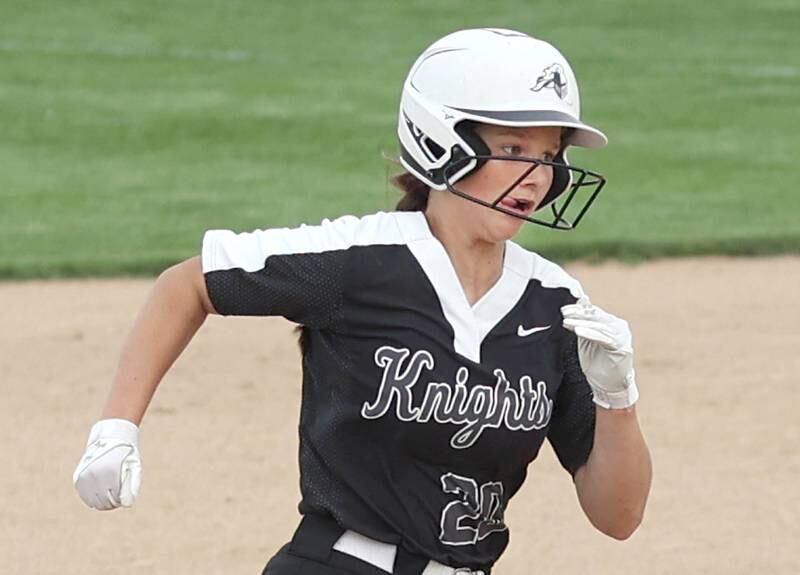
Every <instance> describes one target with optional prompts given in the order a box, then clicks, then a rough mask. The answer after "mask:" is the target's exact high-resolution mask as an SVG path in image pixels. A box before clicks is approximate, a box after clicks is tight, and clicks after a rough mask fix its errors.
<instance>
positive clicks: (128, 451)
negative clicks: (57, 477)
mask: <svg viewBox="0 0 800 575" xmlns="http://www.w3.org/2000/svg"><path fill="white" fill-rule="evenodd" d="M138 439H139V427H138V426H137V425H136V424H135V423H133V422H131V421H128V420H125V419H101V420H100V421H98V422H97V423H95V424H94V426H92V430H91V432H90V433H89V441H88V443H87V445H86V452H85V453H84V454H83V457H82V458H81V460H80V462H78V467H77V468H76V469H75V473H74V474H73V475H72V481H73V483H74V484H75V489H77V491H78V495H80V497H81V499H82V500H83V502H84V503H85V504H86V505H88V506H89V507H92V508H93V509H99V510H103V511H105V510H109V509H116V508H117V507H130V506H131V505H133V502H134V501H135V500H136V496H137V495H138V494H139V487H140V485H141V483H142V460H141V458H140V457H139V448H138V445H137V444H138Z"/></svg>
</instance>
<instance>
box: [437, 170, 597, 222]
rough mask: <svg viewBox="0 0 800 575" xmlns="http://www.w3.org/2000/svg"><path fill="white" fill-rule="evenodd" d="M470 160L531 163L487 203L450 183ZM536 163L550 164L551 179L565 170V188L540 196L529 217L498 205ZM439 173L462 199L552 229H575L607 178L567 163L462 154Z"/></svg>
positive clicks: (451, 189) (451, 190) (449, 188)
mask: <svg viewBox="0 0 800 575" xmlns="http://www.w3.org/2000/svg"><path fill="white" fill-rule="evenodd" d="M473 160H474V161H477V162H478V165H479V166H483V165H484V164H485V163H486V162H487V161H490V160H491V161H500V162H515V163H523V164H530V166H529V167H528V168H526V169H524V170H523V171H522V174H521V175H520V176H519V177H517V178H516V179H515V180H514V181H513V183H511V184H510V185H509V186H508V187H506V189H505V190H504V191H502V192H501V193H500V194H499V195H498V196H497V197H496V198H495V199H494V200H493V201H491V202H487V201H484V200H481V199H480V198H476V197H475V196H472V195H470V194H468V193H466V192H464V191H463V190H460V189H459V188H458V186H457V185H456V184H452V183H450V179H451V178H450V176H452V175H453V174H455V173H458V171H459V170H461V169H462V168H463V166H464V165H465V164H467V163H469V162H472V161H473ZM539 166H552V168H553V174H554V178H555V174H556V173H558V172H559V171H560V172H561V174H562V177H564V175H563V174H564V171H567V172H568V174H567V175H566V177H567V178H568V180H567V184H566V187H565V189H564V190H563V191H560V192H556V193H554V191H555V190H553V189H551V190H550V191H548V193H547V194H545V195H544V197H543V198H542V201H541V202H540V203H539V204H538V205H536V206H535V207H534V210H533V212H532V213H531V214H530V215H529V216H525V215H521V214H518V213H515V212H513V211H511V210H509V209H507V208H505V207H503V206H502V205H501V202H502V201H503V199H505V198H506V197H507V196H508V195H509V194H510V193H511V192H513V191H514V190H515V189H516V188H517V186H519V184H520V183H521V182H522V181H523V180H525V178H527V177H528V176H529V175H530V174H531V172H533V171H534V170H535V169H536V168H538V167H539ZM442 175H443V177H444V181H445V184H446V186H447V190H448V191H449V192H451V193H453V194H455V195H457V196H459V197H461V198H464V199H466V200H469V201H471V202H474V203H476V204H478V205H481V206H484V207H486V208H490V209H493V210H495V211H498V212H501V213H503V214H506V215H509V216H512V217H515V218H517V219H520V220H524V221H526V222H530V223H532V224H538V225H540V226H545V227H548V228H552V229H555V230H572V229H575V227H577V225H578V224H579V223H580V221H581V219H583V216H584V215H585V214H586V212H587V211H588V210H589V208H590V207H591V205H592V203H593V202H594V200H595V198H597V195H598V194H599V193H600V192H601V190H602V189H603V186H604V185H605V183H606V179H605V178H604V177H603V176H602V175H600V174H598V173H597V172H592V171H590V170H585V169H583V168H578V167H575V166H569V165H566V164H563V163H560V162H555V161H547V160H537V159H533V158H527V157H522V156H492V155H480V156H462V157H461V158H460V159H458V160H455V161H453V162H450V163H449V164H448V165H447V166H445V167H444V169H443V171H442ZM578 195H580V196H581V199H580V200H579V201H577V202H576V201H575V200H576V199H577V198H578ZM546 208H549V209H546ZM542 210H544V214H548V212H549V217H547V219H544V217H543V214H542Z"/></svg>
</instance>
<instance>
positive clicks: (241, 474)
mask: <svg viewBox="0 0 800 575" xmlns="http://www.w3.org/2000/svg"><path fill="white" fill-rule="evenodd" d="M568 269H569V270H570V271H571V272H572V273H573V274H574V275H575V276H576V277H577V278H578V279H580V281H581V282H582V283H583V285H584V287H585V289H586V290H587V292H588V293H589V294H590V295H591V296H592V299H593V301H594V302H595V303H596V304H598V305H600V306H602V307H604V308H606V309H608V310H609V311H612V312H614V313H616V314H617V315H620V316H622V317H625V318H626V319H628V320H629V322H630V324H631V326H632V328H633V331H634V337H635V342H634V344H635V349H636V358H637V374H638V381H639V386H640V390H641V395H642V399H641V402H640V407H639V413H640V419H641V421H642V426H643V429H644V432H645V435H646V437H647V439H648V442H649V444H650V447H651V450H652V454H653V460H654V466H655V476H654V485H653V491H652V495H651V499H650V503H649V507H648V510H647V516H646V518H645V521H644V523H643V524H642V526H641V527H640V529H639V530H638V531H637V532H636V534H634V536H633V537H632V538H631V539H630V540H628V541H626V542H617V541H613V540H611V539H609V538H607V537H605V536H603V535H602V534H600V533H599V532H597V531H595V530H594V529H593V528H592V527H591V525H589V523H588V521H587V520H586V519H585V518H584V516H583V514H582V512H581V510H580V507H579V505H578V502H577V500H576V498H575V494H574V489H573V487H572V484H571V481H570V479H569V477H568V475H567V474H566V473H565V472H563V471H562V470H561V468H560V467H559V466H558V463H557V462H556V460H555V457H554V455H553V453H552V452H551V450H550V449H549V448H546V449H543V450H542V453H541V455H540V457H539V459H538V460H537V461H535V462H534V464H533V465H532V466H531V468H530V474H529V477H528V480H527V483H526V484H525V486H524V487H523V489H522V490H521V492H520V493H519V494H518V495H517V497H516V498H515V499H514V500H512V502H511V505H510V509H509V511H508V513H507V516H506V519H507V523H508V524H509V526H510V530H511V544H510V546H509V548H508V551H507V552H506V554H505V556H504V557H503V558H502V559H501V561H500V563H499V564H498V565H497V568H496V570H495V573H498V574H508V575H535V574H539V573H542V574H545V573H558V574H559V575H569V574H573V573H574V574H586V573H591V574H593V575H612V574H613V575H620V574H626V573H631V574H636V575H643V574H647V575H660V574H663V575H676V574H677V575H688V574H701V573H702V574H706V575H710V574H720V575H723V574H724V575H733V574H742V575H745V574H746V575H751V574H753V573H765V574H769V575H783V574H785V575H796V574H797V573H800V547H798V543H797V540H798V534H800V487H798V486H799V485H800V450H799V449H798V445H800V417H799V416H798V409H799V408H800V329H798V325H800V298H798V295H799V294H800V287H798V286H800V258H796V257H785V258H769V259H722V258H705V259H696V260H678V261H663V262H654V263H648V264H642V265H636V266H626V265H622V264H604V265H601V266H589V265H585V264H578V265H571V266H569V268H568ZM150 285H152V280H150V281H143V280H136V281H127V280H124V281H122V280H118V281H69V282H45V283H8V284H0V304H1V305H2V311H0V319H1V320H2V321H0V454H2V462H3V469H2V471H0V558H2V559H1V560H0V573H3V574H21V575H33V574H36V575H46V574H53V575H55V574H58V575H78V574H81V575H85V574H90V575H93V574H116V573H120V574H123V573H124V574H126V575H132V574H146V575H161V574H163V575H175V574H189V573H193V574H194V573H196V574H203V575H212V574H217V573H219V574H223V573H224V574H232V573H242V574H253V575H255V574H258V573H260V572H261V569H262V568H263V566H264V564H265V563H266V561H267V559H268V558H269V557H270V556H271V555H272V553H274V552H275V551H276V550H277V548H278V547H279V546H280V545H282V544H283V543H284V542H286V541H287V540H288V539H289V537H290V536H291V533H292V531H293V529H294V527H295V525H296V523H297V520H298V514H297V502H298V500H299V491H298V472H297V463H296V452H297V418H298V405H299V399H300V366H299V354H298V349H297V344H296V338H295V335H294V334H293V333H292V326H291V325H290V324H288V323H287V322H285V321H283V320H280V319H242V318H237V319H223V318H217V317H214V318H210V319H209V321H208V322H207V324H206V325H205V326H204V327H203V329H202V330H201V331H200V333H199V334H198V336H197V337H196V339H195V341H193V342H192V344H191V345H190V346H189V348H188V349H187V351H186V352H185V354H184V355H183V357H182V358H181V359H180V360H179V361H178V363H177V364H176V365H175V367H174V368H173V370H172V371H171V372H170V373H169V375H168V376H167V378H166V379H165V381H164V383H163V384H162V386H161V388H160V390H159V392H158V394H157V395H156V398H155V400H154V403H153V405H152V406H151V409H150V411H149V413H148V415H147V417H146V419H145V422H144V425H143V428H142V439H141V449H142V454H143V459H144V473H145V475H144V484H143V489H142V493H141V496H140V498H139V500H138V501H137V504H136V506H135V507H134V508H133V509H130V510H121V511H114V512H110V513H107V512H103V513H101V512H95V511H91V510H89V509H87V508H85V507H84V506H83V504H82V503H81V502H80V500H79V499H78V496H77V495H76V494H75V492H74V490H73V487H72V482H71V476H72V471H73V468H74V466H75V464H76V463H77V460H78V458H79V457H80V455H81V453H82V451H83V446H84V443H85V441H86V434H87V432H88V429H89V427H90V426H91V424H92V423H93V421H94V419H95V418H96V417H97V415H98V412H99V410H100V407H101V404H102V402H103V399H104V397H105V394H106V391H107V389H108V384H109V380H110V376H111V374H112V373H113V370H114V367H115V363H116V359H117V354H118V353H119V350H120V347H121V345H122V341H123V338H124V336H125V334H126V332H127V330H128V329H129V327H130V325H131V323H132V321H133V318H134V316H135V314H136V311H137V309H138V308H139V306H140V305H141V304H142V302H143V300H144V298H145V297H146V295H147V292H148V289H149V287H150Z"/></svg>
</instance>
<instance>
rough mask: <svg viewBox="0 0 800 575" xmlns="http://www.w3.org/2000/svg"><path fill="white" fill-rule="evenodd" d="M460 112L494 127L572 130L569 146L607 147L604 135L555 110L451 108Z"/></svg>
mask: <svg viewBox="0 0 800 575" xmlns="http://www.w3.org/2000/svg"><path fill="white" fill-rule="evenodd" d="M453 109H454V110H457V111H458V112H460V113H461V114H462V115H463V116H464V118H465V119H467V118H468V119H471V120H474V121H476V122H482V123H485V124H493V125H495V126H512V127H518V128H527V127H537V126H542V127H545V126H561V127H565V128H574V129H575V133H573V134H572V136H571V137H570V140H569V142H567V143H568V144H569V145H571V146H581V147H583V148H604V147H606V145H608V138H607V137H606V135H605V134H604V133H603V132H601V131H600V130H598V129H597V128H594V127H592V126H590V125H588V124H584V123H583V122H581V121H580V120H578V119H577V118H575V117H574V116H572V115H570V114H566V113H564V112H559V111H557V110H510V111H498V110H469V109H465V108H453Z"/></svg>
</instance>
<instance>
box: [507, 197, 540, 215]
mask: <svg viewBox="0 0 800 575" xmlns="http://www.w3.org/2000/svg"><path fill="white" fill-rule="evenodd" d="M500 205H501V206H502V207H503V209H505V210H508V211H509V212H513V213H514V214H519V215H521V216H527V215H529V214H530V213H531V212H532V211H533V208H534V207H535V206H534V203H533V202H532V201H531V200H524V199H517V198H510V197H505V198H503V199H502V200H501V201H500Z"/></svg>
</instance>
